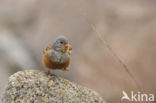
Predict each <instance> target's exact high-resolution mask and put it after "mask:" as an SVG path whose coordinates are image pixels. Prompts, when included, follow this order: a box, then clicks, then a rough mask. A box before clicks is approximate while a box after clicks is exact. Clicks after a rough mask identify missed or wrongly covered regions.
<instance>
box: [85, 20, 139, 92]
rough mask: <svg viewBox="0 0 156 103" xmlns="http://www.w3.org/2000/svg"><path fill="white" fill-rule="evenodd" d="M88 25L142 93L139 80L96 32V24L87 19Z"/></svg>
mask: <svg viewBox="0 0 156 103" xmlns="http://www.w3.org/2000/svg"><path fill="white" fill-rule="evenodd" d="M87 23H88V25H89V26H90V27H91V29H92V30H93V31H94V32H95V34H96V35H97V36H98V38H99V39H100V40H101V41H102V42H103V44H104V45H105V46H106V49H107V50H108V51H109V52H110V53H111V55H112V57H113V58H114V59H116V60H117V61H118V63H119V64H120V65H121V66H122V67H123V69H124V70H125V71H126V72H127V73H128V75H129V76H130V77H131V79H132V80H133V81H134V82H135V84H136V87H137V88H138V90H140V91H142V88H141V87H140V85H139V84H138V82H137V80H136V79H135V77H134V76H133V74H132V73H131V72H130V71H129V68H128V66H127V65H126V64H125V63H124V62H123V61H122V60H121V59H120V58H119V56H118V55H117V54H116V53H115V52H114V50H113V49H112V48H111V46H110V45H109V44H108V43H107V42H106V41H105V40H104V39H103V37H102V35H101V34H100V33H99V32H98V31H97V30H96V27H95V26H94V24H92V23H90V22H89V21H88V19H87Z"/></svg>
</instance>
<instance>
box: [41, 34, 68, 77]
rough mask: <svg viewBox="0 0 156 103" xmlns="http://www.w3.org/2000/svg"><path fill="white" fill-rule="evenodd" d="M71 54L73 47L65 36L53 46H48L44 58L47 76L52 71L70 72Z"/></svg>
mask: <svg viewBox="0 0 156 103" xmlns="http://www.w3.org/2000/svg"><path fill="white" fill-rule="evenodd" d="M70 54H71V46H70V44H69V42H68V40H67V38H66V37H64V36H60V37H58V38H57V39H56V41H55V42H54V43H53V44H52V45H49V46H47V47H46V49H45V50H44V52H43V56H42V62H43V64H44V65H45V66H46V67H47V68H48V73H47V74H49V73H50V69H59V70H68V69H67V68H68V67H69V65H70V60H71V57H70Z"/></svg>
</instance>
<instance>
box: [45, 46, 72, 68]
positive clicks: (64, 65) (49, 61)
mask: <svg viewBox="0 0 156 103" xmlns="http://www.w3.org/2000/svg"><path fill="white" fill-rule="evenodd" d="M49 50H50V49H49V48H48V49H45V51H44V54H43V57H42V62H43V64H44V65H45V66H46V67H47V68H49V69H62V70H67V67H68V66H69V64H70V57H69V58H68V60H67V62H65V63H57V62H54V61H53V60H52V58H51V56H49V54H48V52H49Z"/></svg>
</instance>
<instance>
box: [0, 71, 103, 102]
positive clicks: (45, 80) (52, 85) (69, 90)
mask: <svg viewBox="0 0 156 103" xmlns="http://www.w3.org/2000/svg"><path fill="white" fill-rule="evenodd" d="M2 102H3V103H105V102H104V100H103V99H102V97H100V96H99V94H98V93H96V92H95V91H93V90H90V89H87V88H85V87H82V86H79V85H77V84H75V83H73V82H71V81H69V80H67V79H64V78H62V77H59V76H56V75H54V74H50V75H48V76H47V75H46V74H45V73H44V72H43V71H39V70H26V71H20V72H17V73H15V74H13V75H12V76H10V78H9V82H8V86H7V88H6V91H5V93H4V95H3V99H2Z"/></svg>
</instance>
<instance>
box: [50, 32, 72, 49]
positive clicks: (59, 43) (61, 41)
mask: <svg viewBox="0 0 156 103" xmlns="http://www.w3.org/2000/svg"><path fill="white" fill-rule="evenodd" d="M67 44H69V42H68V39H67V38H66V37H65V36H63V35H61V36H58V37H57V38H56V40H55V41H54V43H53V45H52V49H53V50H55V51H62V47H64V46H65V45H67Z"/></svg>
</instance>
